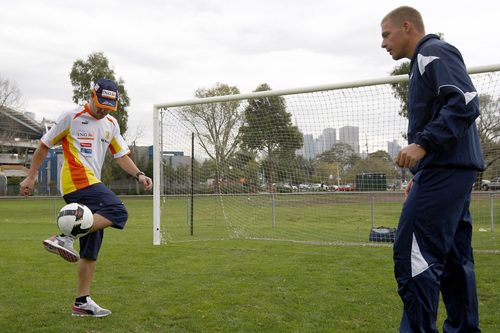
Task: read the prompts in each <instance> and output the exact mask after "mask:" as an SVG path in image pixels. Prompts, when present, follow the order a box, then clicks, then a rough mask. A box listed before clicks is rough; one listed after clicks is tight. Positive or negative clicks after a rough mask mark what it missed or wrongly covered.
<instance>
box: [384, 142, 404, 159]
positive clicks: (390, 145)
mask: <svg viewBox="0 0 500 333" xmlns="http://www.w3.org/2000/svg"><path fill="white" fill-rule="evenodd" d="M400 150H401V146H400V145H399V143H398V141H397V140H393V141H392V142H390V141H388V142H387V152H388V153H389V156H391V159H392V160H394V159H395V158H396V156H398V153H399V151H400Z"/></svg>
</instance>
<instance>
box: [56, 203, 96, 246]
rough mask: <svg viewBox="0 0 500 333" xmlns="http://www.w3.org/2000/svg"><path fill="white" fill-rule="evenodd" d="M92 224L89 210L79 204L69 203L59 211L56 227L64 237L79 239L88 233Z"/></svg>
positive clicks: (92, 219)
mask: <svg viewBox="0 0 500 333" xmlns="http://www.w3.org/2000/svg"><path fill="white" fill-rule="evenodd" d="M92 224H94V217H93V215H92V212H91V211H90V209H89V208H88V207H87V206H85V205H82V204H79V203H70V204H68V205H66V206H64V207H63V208H61V210H60V211H59V215H58V216H57V226H58V227H59V230H61V233H63V234H64V235H66V236H70V235H71V236H73V237H75V238H76V237H81V236H85V235H86V234H88V233H89V231H90V228H91V227H92Z"/></svg>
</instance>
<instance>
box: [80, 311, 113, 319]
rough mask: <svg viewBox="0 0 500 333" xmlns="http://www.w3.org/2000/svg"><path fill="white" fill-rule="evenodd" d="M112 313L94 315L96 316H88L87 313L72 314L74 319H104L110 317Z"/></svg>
mask: <svg viewBox="0 0 500 333" xmlns="http://www.w3.org/2000/svg"><path fill="white" fill-rule="evenodd" d="M110 314H111V313H106V314H101V315H94V314H87V313H74V312H73V313H71V316H72V317H94V318H102V317H106V316H109V315H110Z"/></svg>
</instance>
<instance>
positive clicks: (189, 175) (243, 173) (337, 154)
mask: <svg viewBox="0 0 500 333" xmlns="http://www.w3.org/2000/svg"><path fill="white" fill-rule="evenodd" d="M499 70H500V66H488V67H486V66H485V67H481V68H475V69H471V70H470V73H471V77H472V79H473V81H474V84H475V86H476V89H477V90H478V93H479V95H480V98H481V107H482V109H481V110H482V113H483V114H482V116H481V119H479V120H478V122H477V123H478V127H479V129H480V132H481V135H482V138H481V139H482V142H483V149H484V154H485V158H486V160H487V162H488V163H489V165H488V169H487V170H486V171H485V172H484V173H482V174H481V175H480V177H479V178H478V182H476V185H475V191H474V194H473V205H472V208H471V209H472V212H473V214H474V219H475V222H474V223H475V224H474V225H475V227H474V228H475V229H474V231H475V236H474V240H475V241H476V242H477V244H476V248H478V247H480V248H484V249H499V244H498V243H497V242H496V241H495V236H497V237H496V238H497V239H498V236H499V235H498V233H499V229H500V227H495V217H496V220H500V219H499V218H498V216H500V212H499V211H498V207H500V203H498V199H499V195H500V193H495V192H493V191H482V189H483V188H482V187H481V185H482V184H483V183H486V182H487V181H488V180H491V179H493V178H494V177H495V176H500V161H499V159H500V157H499V155H500V142H499V133H498V126H499V125H500V116H499V101H500V85H499V76H500V72H498V71H499ZM405 85H407V76H406V75H403V76H392V77H387V78H382V79H376V80H367V81H361V82H350V83H343V84H334V85H324V86H315V87H307V88H299V89H288V90H280V91H273V90H271V88H270V87H269V86H267V85H266V84H262V85H260V86H258V87H257V88H256V91H255V92H253V93H250V94H234V95H231V93H234V92H237V89H234V87H229V86H227V85H224V84H217V85H215V86H214V87H212V88H210V89H205V90H199V91H198V93H199V95H200V96H203V97H204V98H197V99H193V100H188V101H181V102H174V103H164V104H157V105H155V106H154V125H155V133H154V138H155V142H154V162H155V166H154V180H155V187H154V240H153V242H154V244H160V243H162V242H176V241H189V240H211V239H213V240H215V239H262V240H283V241H294V242H309V243H320V244H384V243H389V242H391V240H392V239H391V237H393V236H394V234H393V229H394V228H395V227H396V226H397V222H398V218H399V213H400V211H401V206H402V203H403V201H404V188H405V186H406V184H407V182H408V181H409V180H410V179H411V174H410V172H409V171H408V170H406V169H401V168H399V167H396V166H395V165H394V162H393V159H394V158H395V156H396V155H397V153H398V151H399V149H400V148H401V147H403V146H405V145H406V144H407V142H406V138H405V132H406V128H407V118H406V114H405V113H406V109H405V103H404V102H402V101H403V100H404V98H403V96H401V94H402V92H404V91H405ZM398 88H399V89H398ZM398 91H399V93H398ZM220 95H224V96H220ZM495 122H496V127H495ZM495 131H496V132H495ZM483 180H484V181H483ZM495 204H496V205H495Z"/></svg>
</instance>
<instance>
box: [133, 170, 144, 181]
mask: <svg viewBox="0 0 500 333" xmlns="http://www.w3.org/2000/svg"><path fill="white" fill-rule="evenodd" d="M141 175H142V176H146V174H145V173H144V172H142V171H139V172H138V173H136V174H135V179H137V180H139V176H141Z"/></svg>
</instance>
